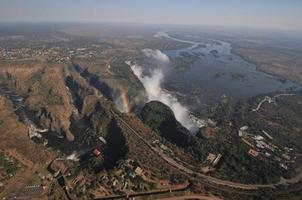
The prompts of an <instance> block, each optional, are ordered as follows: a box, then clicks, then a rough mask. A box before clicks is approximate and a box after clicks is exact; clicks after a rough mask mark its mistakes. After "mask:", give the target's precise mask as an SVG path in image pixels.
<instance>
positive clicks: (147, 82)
mask: <svg viewBox="0 0 302 200" xmlns="http://www.w3.org/2000/svg"><path fill="white" fill-rule="evenodd" d="M143 53H144V54H145V55H146V56H147V57H151V58H154V59H156V60H157V61H159V62H162V64H164V63H165V64H168V62H169V57H168V56H167V55H165V54H164V53H162V52H161V51H160V50H151V49H144V50H143ZM127 64H129V65H130V67H131V69H132V71H133V73H134V74H135V75H136V76H137V77H138V79H139V80H140V81H141V82H142V84H143V85H144V87H145V89H146V92H147V94H148V101H160V102H162V103H164V104H166V105H168V106H169V107H170V108H171V109H172V111H173V112H174V115H175V118H176V119H177V121H179V122H180V123H181V124H182V125H183V126H184V127H186V128H187V129H189V130H190V131H191V132H193V131H195V130H196V125H195V124H194V122H193V121H192V120H191V118H190V116H189V114H190V112H189V110H188V109H187V108H186V107H185V106H183V105H182V104H181V103H179V102H178V100H177V98H176V97H174V96H173V95H171V94H169V93H168V92H166V91H164V90H163V89H162V88H161V83H162V82H163V81H164V77H165V76H164V73H163V71H162V69H158V68H157V69H154V70H152V71H151V72H150V74H149V75H144V74H143V67H141V66H139V65H135V64H134V65H131V63H130V62H127Z"/></svg>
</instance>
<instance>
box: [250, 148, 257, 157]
mask: <svg viewBox="0 0 302 200" xmlns="http://www.w3.org/2000/svg"><path fill="white" fill-rule="evenodd" d="M248 153H249V154H250V155H251V156H253V157H257V156H258V155H259V152H258V151H256V150H254V149H250V150H249V152H248Z"/></svg>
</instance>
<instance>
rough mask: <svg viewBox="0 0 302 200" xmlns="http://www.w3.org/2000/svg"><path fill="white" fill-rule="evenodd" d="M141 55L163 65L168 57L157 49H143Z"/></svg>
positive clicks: (167, 60)
mask: <svg viewBox="0 0 302 200" xmlns="http://www.w3.org/2000/svg"><path fill="white" fill-rule="evenodd" d="M143 53H144V54H145V56H147V57H149V58H153V59H155V60H157V61H159V62H162V63H163V64H165V63H168V62H169V57H168V56H167V55H166V54H164V53H162V52H161V51H160V50H158V49H156V50H152V49H143Z"/></svg>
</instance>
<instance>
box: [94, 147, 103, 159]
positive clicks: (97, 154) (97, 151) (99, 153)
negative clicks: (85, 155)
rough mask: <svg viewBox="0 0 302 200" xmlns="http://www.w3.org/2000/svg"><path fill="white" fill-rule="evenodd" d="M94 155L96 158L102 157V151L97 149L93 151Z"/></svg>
mask: <svg viewBox="0 0 302 200" xmlns="http://www.w3.org/2000/svg"><path fill="white" fill-rule="evenodd" d="M92 153H93V155H94V156H96V157H98V156H100V155H101V152H100V150H98V149H97V148H95V149H94V150H93V151H92Z"/></svg>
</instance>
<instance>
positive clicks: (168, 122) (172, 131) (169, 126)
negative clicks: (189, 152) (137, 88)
mask: <svg viewBox="0 0 302 200" xmlns="http://www.w3.org/2000/svg"><path fill="white" fill-rule="evenodd" d="M140 118H141V119H142V121H143V122H144V123H145V124H147V125H148V126H150V127H151V128H153V129H155V130H157V131H159V133H160V134H161V136H162V137H164V138H166V139H167V140H169V141H171V142H172V143H175V144H177V145H179V146H182V147H187V146H189V144H190V141H191V137H190V132H189V131H188V130H187V129H186V128H184V127H183V126H182V125H181V124H180V123H179V122H178V121H177V120H176V119H175V116H174V114H173V111H172V110H171V109H170V108H169V107H168V106H166V105H165V104H163V103H161V102H158V101H151V102H149V103H147V104H146V105H145V106H144V107H143V109H142V111H141V113H140Z"/></svg>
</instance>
